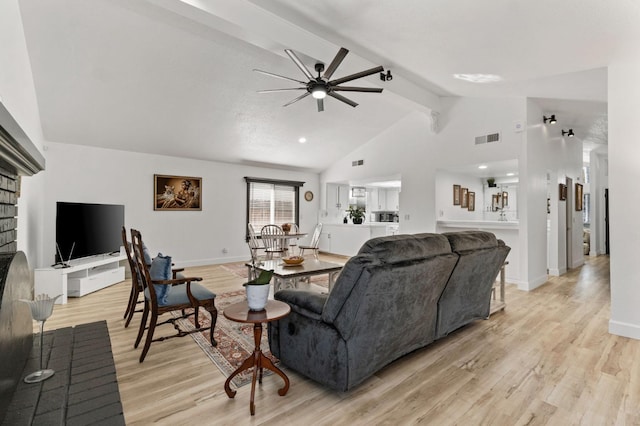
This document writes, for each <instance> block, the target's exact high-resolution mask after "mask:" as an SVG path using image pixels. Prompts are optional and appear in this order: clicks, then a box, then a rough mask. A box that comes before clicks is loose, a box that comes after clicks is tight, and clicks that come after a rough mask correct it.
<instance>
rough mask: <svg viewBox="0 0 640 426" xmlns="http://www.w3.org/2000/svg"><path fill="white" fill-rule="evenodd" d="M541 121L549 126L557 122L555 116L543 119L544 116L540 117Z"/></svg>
mask: <svg viewBox="0 0 640 426" xmlns="http://www.w3.org/2000/svg"><path fill="white" fill-rule="evenodd" d="M542 120H544V123H545V124H547V121H548V122H549V123H550V124H556V123H557V122H558V120H556V115H555V114H551V115H550V116H549V117H545V116H544V115H543V116H542Z"/></svg>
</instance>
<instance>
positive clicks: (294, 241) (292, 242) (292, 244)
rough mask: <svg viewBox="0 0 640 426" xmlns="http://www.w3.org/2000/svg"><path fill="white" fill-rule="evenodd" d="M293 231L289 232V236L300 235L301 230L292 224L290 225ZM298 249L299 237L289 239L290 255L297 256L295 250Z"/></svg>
mask: <svg viewBox="0 0 640 426" xmlns="http://www.w3.org/2000/svg"><path fill="white" fill-rule="evenodd" d="M289 225H290V227H291V229H290V230H289V235H297V234H299V233H300V228H298V225H297V224H295V223H290V224H289ZM296 247H298V237H292V238H290V239H289V250H290V251H289V253H290V254H296V253H295V249H296Z"/></svg>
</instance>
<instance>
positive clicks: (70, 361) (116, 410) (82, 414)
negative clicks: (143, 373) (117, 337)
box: [0, 321, 125, 426]
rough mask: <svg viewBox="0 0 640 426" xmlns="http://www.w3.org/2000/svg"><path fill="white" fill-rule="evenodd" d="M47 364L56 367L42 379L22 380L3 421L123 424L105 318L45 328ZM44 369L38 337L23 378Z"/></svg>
mask: <svg viewBox="0 0 640 426" xmlns="http://www.w3.org/2000/svg"><path fill="white" fill-rule="evenodd" d="M43 360H44V368H51V369H53V370H55V374H54V375H53V377H51V378H49V379H47V380H45V381H44V382H41V383H33V384H27V383H24V382H22V383H20V384H18V386H17V388H16V391H15V392H14V394H13V398H12V400H11V403H10V405H9V408H8V411H7V414H6V416H5V418H4V419H2V422H1V423H0V424H2V425H3V426H4V425H7V426H8V425H11V426H21V425H69V426H71V425H83V426H84V425H116V426H117V425H124V424H125V421H124V414H123V412H122V404H121V402H120V391H119V389H118V381H117V377H116V369H115V364H114V362H113V353H112V351H111V340H110V339H109V330H108V329H107V323H106V322H105V321H100V322H94V323H89V324H82V325H78V326H75V327H68V328H63V329H60V330H52V331H47V332H45V334H44V346H43ZM39 369H40V338H39V336H35V337H34V339H33V348H32V351H31V355H30V358H29V360H28V361H27V363H26V365H25V369H24V371H23V374H22V377H23V378H24V377H26V376H27V375H29V374H30V373H32V372H34V371H36V370H39Z"/></svg>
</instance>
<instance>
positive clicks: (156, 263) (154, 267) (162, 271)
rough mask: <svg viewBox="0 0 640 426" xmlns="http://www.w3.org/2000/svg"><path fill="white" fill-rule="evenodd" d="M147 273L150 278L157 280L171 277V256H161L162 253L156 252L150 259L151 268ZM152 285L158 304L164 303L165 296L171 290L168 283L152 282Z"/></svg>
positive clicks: (166, 296)
mask: <svg viewBox="0 0 640 426" xmlns="http://www.w3.org/2000/svg"><path fill="white" fill-rule="evenodd" d="M149 275H151V280H153V281H159V280H170V279H171V278H172V274H171V256H163V255H162V253H158V256H156V257H155V258H154V259H153V260H152V261H151V268H150V269H149ZM153 287H154V288H155V290H156V297H157V298H158V304H159V305H162V306H164V305H166V304H167V298H168V297H169V291H170V290H171V286H170V285H161V284H157V285H156V284H154V285H153Z"/></svg>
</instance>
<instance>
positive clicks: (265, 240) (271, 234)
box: [260, 225, 286, 259]
mask: <svg viewBox="0 0 640 426" xmlns="http://www.w3.org/2000/svg"><path fill="white" fill-rule="evenodd" d="M260 236H261V237H262V244H264V248H265V252H266V253H267V259H272V258H273V254H274V253H278V254H280V256H282V253H284V252H285V251H286V247H284V241H285V239H286V238H285V236H284V231H283V230H282V228H280V227H279V226H278V225H265V226H263V227H262V230H261V231H260Z"/></svg>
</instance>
